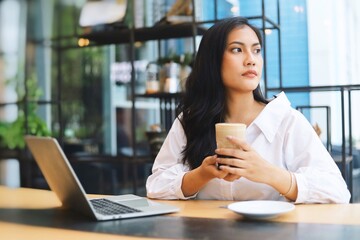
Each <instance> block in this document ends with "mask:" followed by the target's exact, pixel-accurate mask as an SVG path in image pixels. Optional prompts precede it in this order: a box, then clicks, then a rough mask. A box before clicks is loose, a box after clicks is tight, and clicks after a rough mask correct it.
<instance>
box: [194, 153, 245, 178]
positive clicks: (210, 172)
mask: <svg viewBox="0 0 360 240" xmlns="http://www.w3.org/2000/svg"><path fill="white" fill-rule="evenodd" d="M216 158H217V155H213V156H208V157H206V158H205V159H204V160H203V162H202V163H201V165H200V167H199V170H200V174H202V176H203V177H204V178H205V179H209V180H211V179H212V178H219V179H224V180H226V181H229V182H232V181H234V180H236V179H239V178H240V176H237V175H234V174H231V173H228V172H226V171H223V170H221V169H219V168H218V165H217V162H216Z"/></svg>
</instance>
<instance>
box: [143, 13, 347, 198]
mask: <svg viewBox="0 0 360 240" xmlns="http://www.w3.org/2000/svg"><path fill="white" fill-rule="evenodd" d="M261 47H262V40H261V34H260V32H259V30H258V29H257V28H255V27H253V26H252V25H250V24H249V23H248V22H247V20H246V19H244V18H241V17H235V18H229V19H225V20H222V21H220V22H218V23H216V24H215V25H213V26H212V27H211V28H210V29H209V30H208V31H207V32H206V33H205V35H204V36H203V38H202V41H201V43H200V46H199V51H198V53H197V56H196V59H195V63H194V66H193V71H192V72H191V74H190V76H189V78H188V80H187V82H186V91H185V96H184V99H183V101H182V103H181V104H180V106H179V112H180V114H179V116H178V118H177V119H176V120H175V121H174V123H173V126H172V128H171V129H170V131H169V134H168V136H167V138H166V140H165V142H164V144H163V146H162V148H161V150H160V152H159V154H158V156H157V157H156V159H155V162H154V166H153V169H152V175H150V176H149V178H148V179H147V183H146V188H147V195H148V197H150V198H160V199H189V198H198V199H219V200H237V201H240V200H260V199H267V200H284V201H285V200H288V201H294V202H296V203H347V202H349V199H350V193H349V191H348V189H347V186H346V183H345V181H344V180H343V178H342V176H341V173H340V171H339V169H338V167H337V166H336V164H335V162H334V160H333V159H332V158H331V156H330V155H329V153H328V152H327V150H326V148H325V147H324V146H323V144H322V142H321V141H320V139H319V137H318V136H317V134H316V133H315V131H314V129H313V128H312V126H311V125H310V124H309V122H308V121H307V120H306V118H305V117H304V116H303V115H302V114H301V113H299V112H298V111H296V110H294V109H293V108H291V106H290V102H289V101H288V99H287V97H286V95H285V94H284V93H283V92H282V93H280V94H278V95H277V96H276V97H275V98H274V99H273V100H271V101H267V100H266V99H265V98H264V97H263V95H262V94H261V90H260V86H259V82H260V79H261V74H262V68H263V58H262V54H261ZM219 122H228V123H245V124H246V125H247V129H246V141H242V140H240V139H236V138H234V137H231V136H229V137H228V141H231V142H232V143H233V144H235V145H236V146H237V147H238V148H237V149H235V150H234V149H216V142H215V124H216V123H219ZM220 155H226V156H231V157H232V158H221V157H219V156H220ZM218 164H221V165H220V167H218Z"/></svg>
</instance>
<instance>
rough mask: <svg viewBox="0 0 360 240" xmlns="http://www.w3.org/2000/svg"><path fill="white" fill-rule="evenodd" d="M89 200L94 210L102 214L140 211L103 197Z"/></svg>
mask: <svg viewBox="0 0 360 240" xmlns="http://www.w3.org/2000/svg"><path fill="white" fill-rule="evenodd" d="M90 202H91V203H92V205H93V207H94V208H95V211H96V212H97V213H100V214H103V215H114V214H123V213H135V212H141V211H140V210H138V209H135V208H131V207H128V206H125V205H122V204H120V203H116V202H113V201H110V200H108V199H104V198H100V199H91V200H90Z"/></svg>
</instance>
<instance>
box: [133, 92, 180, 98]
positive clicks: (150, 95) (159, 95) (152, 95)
mask: <svg viewBox="0 0 360 240" xmlns="http://www.w3.org/2000/svg"><path fill="white" fill-rule="evenodd" d="M181 96H182V93H180V92H178V93H164V92H161V93H145V94H136V97H141V98H161V99H173V98H180V97H181Z"/></svg>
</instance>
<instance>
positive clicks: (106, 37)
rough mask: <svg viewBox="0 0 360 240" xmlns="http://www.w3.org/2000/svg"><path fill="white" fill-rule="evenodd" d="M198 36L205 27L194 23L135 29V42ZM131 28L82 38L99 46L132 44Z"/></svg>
mask: <svg viewBox="0 0 360 240" xmlns="http://www.w3.org/2000/svg"><path fill="white" fill-rule="evenodd" d="M193 31H195V32H196V35H203V34H204V33H205V31H206V28H204V27H199V26H196V27H193V24H192V23H181V24H173V25H171V24H164V25H159V26H156V27H151V28H138V29H134V41H140V42H143V41H149V40H162V39H171V38H186V37H192V36H193V34H194V32H193ZM130 33H131V30H130V29H129V28H125V27H124V28H113V29H109V30H103V31H97V32H92V33H88V34H83V35H81V38H86V39H89V40H90V41H92V42H94V43H95V44H97V45H106V44H119V43H129V42H130Z"/></svg>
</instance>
